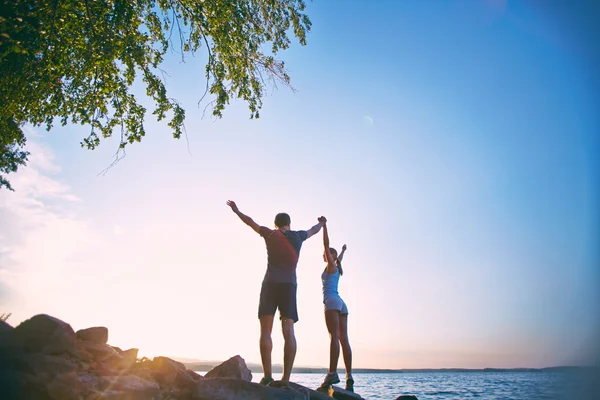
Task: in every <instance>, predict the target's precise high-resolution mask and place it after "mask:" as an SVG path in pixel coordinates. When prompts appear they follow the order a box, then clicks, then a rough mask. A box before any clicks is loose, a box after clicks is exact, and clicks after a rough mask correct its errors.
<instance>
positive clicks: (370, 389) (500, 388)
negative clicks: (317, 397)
mask: <svg viewBox="0 0 600 400" xmlns="http://www.w3.org/2000/svg"><path fill="white" fill-rule="evenodd" d="M197 372H198V373H199V374H200V375H204V374H205V373H206V372H203V371H197ZM252 375H253V378H252V380H253V382H258V381H259V380H260V378H261V377H262V376H261V374H257V373H254V374H252ZM323 378H324V375H322V374H316V373H294V374H292V381H293V382H296V383H299V384H300V385H303V386H305V387H308V388H311V389H315V388H317V387H318V386H319V385H320V384H321V382H322V380H323ZM340 378H341V379H342V382H341V383H340V384H339V386H340V387H342V388H343V387H344V382H345V381H344V377H343V376H342V374H340ZM595 378H596V377H595V376H594V377H593V378H592V377H591V376H590V375H589V374H586V373H581V372H573V371H526V372H507V371H501V372H402V373H355V374H354V381H355V384H354V391H355V392H356V393H358V394H360V395H361V396H362V397H363V398H365V399H367V400H368V399H386V400H395V399H396V398H397V397H398V396H400V395H407V394H412V395H415V396H416V397H417V398H418V399H419V400H460V399H479V400H538V399H539V400H542V399H544V400H566V399H573V400H600V396H598V397H597V396H595V395H594V394H592V393H590V392H589V390H587V387H588V385H590V384H593V383H594V382H592V381H591V380H592V379H595ZM596 387H597V386H596ZM596 393H598V392H596Z"/></svg>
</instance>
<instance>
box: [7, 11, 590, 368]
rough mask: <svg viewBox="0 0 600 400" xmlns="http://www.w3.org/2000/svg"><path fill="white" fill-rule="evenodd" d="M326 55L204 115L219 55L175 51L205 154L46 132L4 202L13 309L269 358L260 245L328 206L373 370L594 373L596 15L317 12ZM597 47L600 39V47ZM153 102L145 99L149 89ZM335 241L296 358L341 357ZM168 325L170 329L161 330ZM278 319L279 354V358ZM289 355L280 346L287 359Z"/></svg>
mask: <svg viewBox="0 0 600 400" xmlns="http://www.w3.org/2000/svg"><path fill="white" fill-rule="evenodd" d="M307 10H308V14H309V16H310V18H311V20H312V22H313V29H312V31H311V33H310V34H309V36H308V46H306V47H302V46H299V45H297V44H296V45H293V46H292V47H291V48H290V49H289V50H288V51H286V52H284V53H282V54H281V57H282V58H283V59H284V60H285V61H286V64H287V66H288V68H289V71H290V75H291V76H292V84H293V85H294V87H295V88H296V89H297V92H295V93H294V92H291V91H289V90H286V89H284V88H279V89H278V90H273V91H272V93H271V92H269V95H268V97H267V98H266V99H265V102H264V108H263V110H262V111H261V118H260V119H259V120H249V119H248V115H249V112H248V110H247V109H246V106H245V104H243V103H242V102H238V101H235V102H233V103H232V104H231V106H230V107H229V108H228V109H226V111H225V114H224V118H223V119H222V120H215V119H213V118H210V117H205V118H202V108H197V101H198V100H199V98H200V97H201V94H202V90H203V87H204V84H205V82H204V80H203V75H202V71H203V61H204V60H205V58H204V55H202V54H199V55H198V56H197V57H195V58H189V59H188V60H187V62H186V63H184V64H183V63H181V62H180V60H179V59H178V57H177V56H176V55H173V56H172V57H171V58H169V59H167V62H166V65H165V67H166V69H167V71H168V72H169V77H168V80H167V84H168V89H169V90H170V91H171V96H172V97H175V98H177V99H178V100H180V101H181V102H182V104H183V105H184V107H185V108H186V111H187V120H186V128H187V133H188V139H189V150H188V145H187V143H186V141H185V140H179V141H177V140H174V139H172V138H171V137H170V133H169V132H168V129H167V127H166V125H163V124H162V123H156V122H153V121H151V119H149V120H148V123H147V132H148V135H147V137H146V138H144V140H143V141H142V142H141V143H139V144H135V145H134V146H130V147H128V149H127V157H126V158H125V159H124V160H122V161H121V162H120V163H119V164H117V166H115V167H114V168H112V169H111V170H109V171H108V173H106V174H105V175H102V176H98V173H99V172H100V171H102V170H103V169H104V168H106V167H107V166H108V165H109V164H110V162H111V161H112V158H111V156H112V155H113V154H114V152H115V151H116V148H117V142H116V141H115V140H112V139H111V140H106V141H105V142H104V143H103V144H102V145H101V147H100V148H99V149H98V150H96V151H94V152H89V151H86V150H83V149H81V148H80V147H79V141H80V139H81V138H82V137H83V136H85V135H86V134H87V131H88V130H87V128H85V127H84V128H82V127H79V126H67V127H64V128H63V127H57V128H55V129H53V130H52V131H51V132H50V133H46V132H44V131H43V130H41V129H37V128H27V129H28V136H29V143H30V146H31V151H32V156H31V163H30V166H29V167H28V168H24V169H23V170H22V171H20V172H19V173H18V174H17V175H14V176H13V177H12V181H13V184H14V186H15V188H16V189H17V192H16V193H8V192H3V193H0V218H1V220H2V221H4V223H3V224H0V238H1V239H2V242H3V245H2V246H0V262H1V265H0V268H1V269H0V273H1V274H0V278H1V284H2V290H3V296H1V297H0V309H1V311H2V312H13V316H12V317H11V321H12V322H13V323H18V322H19V321H21V320H23V319H25V318H27V317H29V316H31V315H32V314H34V313H40V312H46V313H50V314H53V315H56V316H58V317H61V318H63V319H65V320H67V321H69V322H71V323H72V324H73V325H74V327H75V328H76V329H78V328H84V327H87V326H91V325H106V326H108V327H109V329H110V332H111V337H110V342H111V343H112V344H114V345H118V346H120V347H128V346H131V347H134V346H135V347H140V350H141V352H142V353H143V354H148V355H171V356H181V357H196V358H203V359H225V358H227V357H230V356H231V355H233V354H238V353H239V354H241V355H242V356H243V357H245V358H246V360H250V361H257V360H259V355H258V346H256V342H257V338H258V321H257V320H256V315H255V314H256V307H257V301H258V291H259V287H260V281H261V279H262V276H263V274H264V268H265V258H266V257H265V251H264V248H263V247H264V245H263V243H262V240H261V239H260V237H258V235H256V234H255V233H253V232H252V231H251V230H250V229H248V228H247V227H245V226H244V225H243V224H241V223H240V222H239V221H238V220H237V218H236V217H235V215H233V214H232V213H231V212H230V211H229V209H228V208H227V207H226V206H225V204H224V203H225V200H227V199H230V198H231V199H234V200H236V201H237V203H238V205H239V206H240V209H241V210H242V211H244V212H246V213H247V214H249V215H250V216H252V217H254V218H255V219H256V220H257V221H258V222H259V223H261V224H264V225H267V226H269V225H270V224H271V223H272V219H273V216H274V215H275V213H277V212H280V211H286V212H289V213H290V214H291V216H292V228H295V229H306V228H308V227H310V226H312V225H313V224H314V223H315V222H316V218H317V217H318V216H319V215H326V216H327V217H328V219H329V221H330V230H331V232H330V234H331V239H332V243H333V245H334V246H335V247H341V245H342V244H344V243H347V245H348V253H347V258H346V262H345V271H346V274H345V275H344V277H343V279H342V280H341V283H340V291H341V294H342V297H343V298H344V299H345V301H346V302H347V303H348V305H349V308H350V312H351V315H350V340H351V343H352V345H353V349H354V352H355V357H354V358H355V364H356V366H359V367H361V366H362V367H374V368H378V367H380V368H384V367H385V368H411V367H433V368H435V367H518V366H523V367H526V366H531V367H542V366H550V365H558V364H575V363H577V364H581V363H589V362H592V361H593V358H594V356H593V351H592V350H594V348H595V346H596V345H597V339H595V338H596V337H597V335H598V325H599V321H598V315H600V313H599V312H598V311H599V310H598V306H597V304H599V302H598V300H600V299H599V298H598V297H599V290H598V289H599V287H598V285H599V276H598V265H599V261H600V260H599V258H600V257H599V254H598V236H599V224H598V222H599V216H598V202H599V197H598V196H599V194H598V182H599V179H598V178H599V177H598V171H599V170H600V168H598V167H599V165H598V164H599V162H598V149H599V142H598V136H599V135H598V132H600V129H599V128H600V117H599V116H598V113H597V110H598V106H599V105H600V98H599V97H600V95H599V94H598V93H600V91H599V89H600V80H599V78H598V74H597V68H598V66H599V65H600V58H599V52H598V50H597V45H595V44H594V43H592V38H593V37H594V34H597V33H598V32H596V30H597V29H598V28H595V27H594V23H593V21H594V20H595V19H594V15H597V10H594V9H592V8H590V7H583V6H581V5H580V6H570V7H569V8H567V7H566V6H563V5H561V4H559V3H558V2H537V1H525V2H504V1H501V0H495V1H492V0H488V1H482V2H472V1H458V2H441V1H439V2H433V1H432V2H418V1H404V2H395V1H381V2H368V1H353V2H341V1H327V2H324V1H321V2H319V1H316V2H313V3H309V5H308V8H307ZM596 36H599V35H596ZM140 95H141V94H140ZM320 254H321V238H320V236H318V237H315V238H312V239H310V240H309V241H308V242H307V243H306V244H305V246H304V247H303V250H302V254H301V261H300V263H299V267H298V276H299V278H298V279H299V289H298V290H299V293H298V296H299V312H300V322H299V323H298V324H297V326H296V333H297V337H298V343H299V353H298V356H297V362H296V364H298V365H320V366H323V365H326V362H327V346H328V337H327V332H326V329H325V324H324V320H323V315H322V304H321V298H320V281H319V277H320V272H321V270H322V268H323V265H322V261H321V257H320ZM157 319H158V320H159V321H160V324H159V325H160V326H158V327H157V326H156V325H157V322H156V320H157ZM280 336H281V335H279V333H278V332H277V329H274V339H275V350H274V360H275V361H277V360H278V359H281V354H280V353H281V349H280V347H281V346H280V344H281V338H280ZM278 352H279V353H278Z"/></svg>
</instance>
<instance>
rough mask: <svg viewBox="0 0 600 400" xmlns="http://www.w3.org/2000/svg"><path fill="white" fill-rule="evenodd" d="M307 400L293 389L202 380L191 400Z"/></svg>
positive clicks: (229, 380) (223, 379) (248, 383)
mask: <svg viewBox="0 0 600 400" xmlns="http://www.w3.org/2000/svg"><path fill="white" fill-rule="evenodd" d="M236 399H244V400H308V397H307V394H306V393H301V392H299V391H296V390H294V389H292V388H291V387H290V388H285V389H278V388H273V387H268V386H263V385H259V384H258V383H252V382H248V381H245V380H243V379H236V378H212V379H202V380H200V381H199V382H198V383H197V384H196V391H195V393H193V395H192V400H236Z"/></svg>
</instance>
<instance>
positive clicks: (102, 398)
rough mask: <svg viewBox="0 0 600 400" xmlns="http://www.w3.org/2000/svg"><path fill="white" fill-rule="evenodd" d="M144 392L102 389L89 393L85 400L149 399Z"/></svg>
mask: <svg viewBox="0 0 600 400" xmlns="http://www.w3.org/2000/svg"><path fill="white" fill-rule="evenodd" d="M152 398H153V397H148V394H146V393H138V392H128V391H123V390H102V391H94V392H92V393H90V394H89V395H88V396H87V397H86V400H149V399H152ZM159 398H161V397H159Z"/></svg>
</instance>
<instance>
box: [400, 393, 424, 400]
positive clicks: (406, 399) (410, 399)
mask: <svg viewBox="0 0 600 400" xmlns="http://www.w3.org/2000/svg"><path fill="white" fill-rule="evenodd" d="M396 400H419V399H417V396H413V395H412V394H404V395H402V396H398V397H397V398H396Z"/></svg>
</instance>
